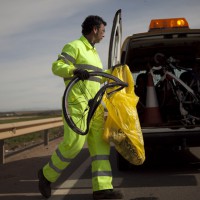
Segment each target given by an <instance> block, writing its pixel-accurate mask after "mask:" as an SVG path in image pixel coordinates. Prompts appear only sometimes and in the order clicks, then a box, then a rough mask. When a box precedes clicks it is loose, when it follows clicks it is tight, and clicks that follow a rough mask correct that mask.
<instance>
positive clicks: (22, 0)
mask: <svg viewBox="0 0 200 200" xmlns="http://www.w3.org/2000/svg"><path fill="white" fill-rule="evenodd" d="M118 9H121V10H122V41H123V40H124V39H125V38H126V37H127V36H129V35H132V34H135V33H140V32H146V31H148V27H149V23H150V21H151V19H156V18H159V19H160V18H172V17H185V18H186V19H187V21H188V23H189V25H190V28H200V20H199V19H200V14H199V10H200V1H199V0H167V1H164V0H99V1H97V0H73V1H68V0H0V112H7V111H26V110H27V111H28V110H53V109H61V98H62V94H63V92H64V89H65V87H64V83H63V80H62V78H60V77H58V76H55V75H54V74H53V73H52V70H51V66H52V62H54V61H55V60H57V56H58V54H60V53H61V50H62V48H63V46H64V45H65V44H67V43H68V42H70V41H72V40H74V39H78V38H79V37H80V36H81V24H82V22H83V21H84V19H85V18H86V17H87V16H88V15H99V16H101V17H102V18H103V19H104V20H105V21H106V22H107V26H106V34H105V38H104V39H103V40H102V42H101V43H99V44H96V48H97V50H98V52H99V56H100V58H101V60H102V63H103V66H104V69H107V61H108V49H109V40H110V33H111V28H112V23H113V18H114V15H115V12H116V11H117V10H118Z"/></svg>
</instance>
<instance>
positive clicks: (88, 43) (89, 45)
mask: <svg viewBox="0 0 200 200" xmlns="http://www.w3.org/2000/svg"><path fill="white" fill-rule="evenodd" d="M80 40H81V41H82V42H83V43H84V44H85V45H86V46H87V47H88V48H89V49H95V47H94V46H92V45H91V44H90V42H89V41H88V40H87V39H86V37H84V36H83V35H82V36H81V37H80Z"/></svg>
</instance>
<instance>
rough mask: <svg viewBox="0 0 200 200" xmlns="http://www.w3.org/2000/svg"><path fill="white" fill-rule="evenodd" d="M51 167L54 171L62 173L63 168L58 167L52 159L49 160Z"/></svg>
mask: <svg viewBox="0 0 200 200" xmlns="http://www.w3.org/2000/svg"><path fill="white" fill-rule="evenodd" d="M49 167H51V168H52V169H53V170H54V171H56V172H57V173H58V174H61V173H62V171H63V170H61V169H58V168H57V167H56V166H55V165H54V164H53V162H52V160H50V161H49Z"/></svg>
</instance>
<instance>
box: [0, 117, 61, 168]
mask: <svg viewBox="0 0 200 200" xmlns="http://www.w3.org/2000/svg"><path fill="white" fill-rule="evenodd" d="M62 125H63V121H62V117H56V118H49V119H41V120H32V121H25V122H16V123H8V124H0V164H3V163H4V157H5V150H4V140H5V139H9V138H13V137H18V136H21V135H26V134H30V133H34V132H37V131H42V130H44V145H48V141H49V135H48V130H49V129H51V128H55V127H59V126H62Z"/></svg>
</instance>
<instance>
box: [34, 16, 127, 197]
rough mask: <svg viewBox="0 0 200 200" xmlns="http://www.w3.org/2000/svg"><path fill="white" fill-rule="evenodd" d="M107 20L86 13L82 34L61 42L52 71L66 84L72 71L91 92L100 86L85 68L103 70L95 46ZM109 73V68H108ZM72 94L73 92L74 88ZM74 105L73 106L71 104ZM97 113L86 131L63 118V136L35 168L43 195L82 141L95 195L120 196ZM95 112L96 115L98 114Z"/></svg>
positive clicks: (108, 148) (75, 153)
mask: <svg viewBox="0 0 200 200" xmlns="http://www.w3.org/2000/svg"><path fill="white" fill-rule="evenodd" d="M105 26H106V22H105V21H104V20H103V19H102V18H101V17H99V16H93V15H91V16H88V17H87V18H86V19H85V20H84V22H83V24H82V36H81V37H80V39H77V40H74V41H72V42H70V43H68V44H66V45H65V46H64V48H63V49H62V53H61V54H60V55H59V56H58V60H57V61H55V62H54V63H53V65H52V71H53V73H54V74H55V75H57V76H60V77H62V78H64V81H65V84H66V85H67V84H68V83H69V81H70V79H71V78H72V77H73V75H76V76H78V77H79V78H80V79H81V80H82V81H84V84H85V85H86V87H87V89H89V90H90V93H92V94H93V95H95V94H96V92H97V91H98V90H99V89H100V83H99V81H98V80H94V79H91V80H90V77H89V73H88V71H102V68H103V67H102V63H101V61H100V58H99V55H98V53H97V51H96V49H95V47H94V44H95V43H99V42H100V41H101V40H102V39H103V37H104V34H105ZM107 72H108V73H110V70H107ZM73 94H75V95H77V96H78V95H81V94H77V93H76V88H75V89H74V92H73ZM72 109H73V108H72ZM99 114H100V113H98V114H96V113H95V115H94V117H93V120H92V121H91V125H90V129H89V132H88V134H87V135H79V134H77V133H75V132H74V131H73V130H72V129H71V128H70V127H69V126H68V125H67V123H66V121H65V120H64V118H63V122H64V139H63V141H62V142H61V143H60V144H59V145H58V148H57V149H56V150H55V152H54V153H53V154H52V156H51V159H50V161H49V162H48V163H47V164H46V165H45V166H44V167H43V168H42V169H40V170H39V171H38V178H39V190H40V192H41V194H42V195H43V196H44V197H45V198H49V197H50V196H51V183H52V182H55V181H56V180H57V179H58V177H59V176H60V175H61V173H62V171H63V170H64V169H65V168H66V167H67V166H68V165H69V164H70V162H71V161H72V160H73V159H74V158H75V157H76V155H77V154H78V153H79V152H80V150H81V149H82V147H83V145H84V143H85V141H86V140H87V142H88V148H89V152H90V156H91V162H92V187H93V198H94V199H121V198H122V196H123V195H122V193H121V192H120V191H115V190H113V185H112V171H111V166H110V161H109V154H110V146H109V144H107V143H106V142H105V141H104V140H103V138H102V134H103V126H104V114H103V113H102V114H100V115H99ZM97 116H98V117H97Z"/></svg>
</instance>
